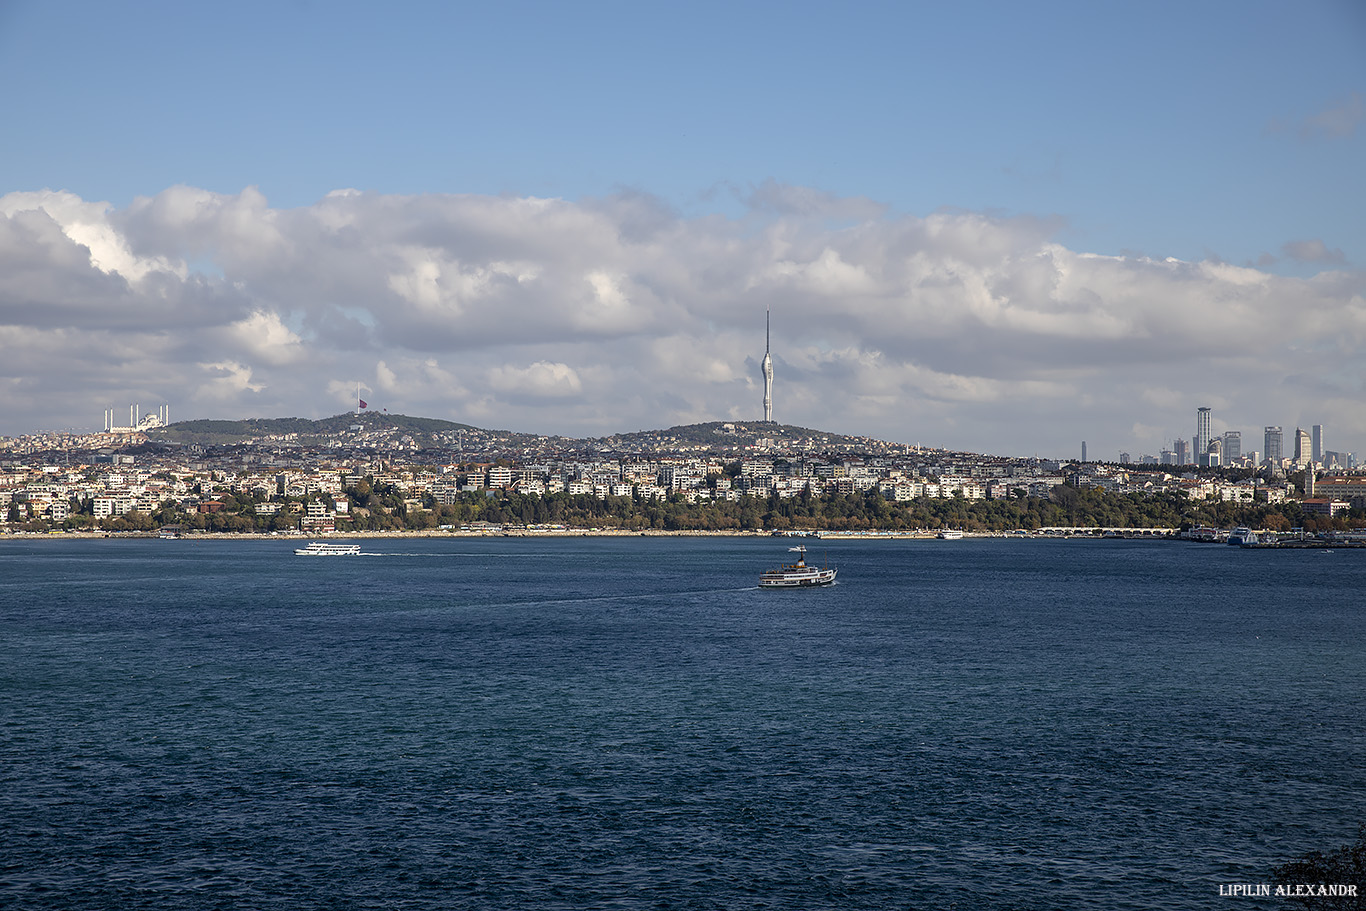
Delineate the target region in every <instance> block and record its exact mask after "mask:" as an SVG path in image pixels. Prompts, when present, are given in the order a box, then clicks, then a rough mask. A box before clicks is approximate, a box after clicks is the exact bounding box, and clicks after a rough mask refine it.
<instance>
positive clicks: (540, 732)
mask: <svg viewBox="0 0 1366 911" xmlns="http://www.w3.org/2000/svg"><path fill="white" fill-rule="evenodd" d="M293 546H294V545H293V544H291V543H286V542H275V541H194V540H180V541H159V540H158V541H152V540H136V541H135V540H95V541H80V542H73V541H49V540H22V539H4V540H0V838H2V839H3V850H0V906H4V907H13V908H101V909H119V908H147V907H174V908H191V909H197V908H215V909H217V908H243V909H247V908H251V909H296V908H329V909H352V908H354V909H371V908H374V909H410V908H412V909H417V908H422V909H425V908H433V909H436V908H479V909H514V908H516V909H522V908H538V909H539V908H550V909H555V908H564V909H582V908H623V909H634V908H659V909H672V908H680V909H711V908H715V909H752V908H754V909H757V908H772V909H780V908H781V909H793V908H796V909H801V908H812V909H815V908H840V909H858V908H867V909H874V908H876V909H886V908H906V909H909V908H917V909H918V908H926V909H930V908H933V909H943V908H974V909H975V908H986V909H994V908H1001V909H1006V908H1057V909H1071V908H1077V909H1081V908H1096V907H1105V908H1112V909H1140V908H1143V909H1147V908H1170V909H1202V908H1210V907H1216V906H1217V907H1225V906H1227V905H1228V903H1229V901H1230V900H1229V899H1222V900H1221V899H1220V898H1219V895H1218V887H1219V885H1220V884H1222V883H1249V882H1251V883H1257V882H1269V881H1270V871H1271V868H1272V867H1273V866H1275V865H1276V864H1279V863H1283V862H1285V861H1287V860H1289V859H1291V858H1293V857H1295V856H1297V855H1299V854H1301V853H1303V852H1305V851H1307V850H1311V849H1329V848H1333V847H1336V846H1338V845H1341V844H1345V843H1346V842H1348V841H1350V840H1351V838H1352V837H1353V835H1354V834H1355V831H1356V826H1357V824H1358V823H1360V822H1363V821H1366V732H1364V731H1363V717H1364V715H1366V713H1363V706H1366V643H1363V638H1362V631H1363V628H1364V627H1366V599H1363V597H1362V593H1363V591H1366V551H1342V550H1339V551H1336V552H1333V553H1324V552H1319V551H1245V550H1240V549H1238V548H1232V547H1215V546H1200V545H1188V544H1175V543H1158V542H1124V541H1075V540H1074V541H1016V540H999V539H995V540H964V541H958V542H941V541H866V540H864V541H858V540H856V541H836V542H830V543H829V544H828V545H827V544H825V543H821V544H817V545H816V546H815V548H814V550H813V553H812V555H811V556H812V557H814V558H815V559H816V560H818V561H819V560H823V559H827V558H828V560H829V561H830V562H831V563H833V564H836V565H838V566H839V570H840V574H839V582H838V584H836V585H834V586H831V587H829V588H824V589H818V590H809V591H760V590H759V589H757V587H756V586H755V581H756V579H757V575H758V573H759V572H760V571H761V570H762V569H764V568H767V567H768V566H770V565H774V564H776V563H778V562H781V561H783V560H785V559H787V557H788V555H787V553H786V552H785V543H784V542H781V541H777V540H771V539H732V538H669V539H660V538H624V539H622V538H566V539H549V538H547V539H516V538H495V539H450V538H445V539H375V540H370V541H366V542H364V543H363V550H365V551H367V555H366V556H362V557H359V558H329V559H314V558H308V559H304V558H296V557H294V556H293V552H292V548H293ZM1243 905H1246V906H1261V907H1270V904H1269V902H1266V901H1265V900H1263V901H1261V902H1259V901H1258V900H1256V899H1243V900H1241V903H1240V906H1243Z"/></svg>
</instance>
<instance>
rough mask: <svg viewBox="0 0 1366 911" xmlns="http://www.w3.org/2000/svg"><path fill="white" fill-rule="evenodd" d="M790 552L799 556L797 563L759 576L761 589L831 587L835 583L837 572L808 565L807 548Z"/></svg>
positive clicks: (797, 548) (790, 548)
mask: <svg viewBox="0 0 1366 911" xmlns="http://www.w3.org/2000/svg"><path fill="white" fill-rule="evenodd" d="M788 551H789V552H791V553H795V554H797V562H796V563H787V564H784V565H783V566H780V567H779V568H777V569H770V570H768V571H767V572H764V573H763V574H762V575H760V576H759V587H760V588H805V587H807V586H811V585H829V584H830V583H832V582H834V581H835V573H836V572H837V570H835V569H832V568H829V567H820V566H808V565H807V563H806V548H805V547H803V546H801V545H798V546H797V547H789V548H788Z"/></svg>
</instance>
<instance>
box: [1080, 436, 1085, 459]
mask: <svg viewBox="0 0 1366 911" xmlns="http://www.w3.org/2000/svg"><path fill="white" fill-rule="evenodd" d="M1081 460H1082V461H1083V462H1085V461H1086V441H1085V440H1082V441H1081Z"/></svg>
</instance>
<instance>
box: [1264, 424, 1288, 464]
mask: <svg viewBox="0 0 1366 911" xmlns="http://www.w3.org/2000/svg"><path fill="white" fill-rule="evenodd" d="M1283 440H1284V434H1282V433H1281V428H1279V427H1267V428H1266V438H1265V439H1264V440H1263V441H1262V442H1263V443H1264V444H1265V445H1263V446H1262V449H1263V450H1265V451H1266V460H1267V461H1268V462H1270V463H1271V464H1272V465H1280V464H1281V458H1282V455H1281V451H1282V450H1281V447H1282V444H1283Z"/></svg>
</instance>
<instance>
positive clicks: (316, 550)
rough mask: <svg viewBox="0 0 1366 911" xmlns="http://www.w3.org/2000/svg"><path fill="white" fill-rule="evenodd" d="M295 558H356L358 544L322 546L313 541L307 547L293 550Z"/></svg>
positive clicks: (358, 552)
mask: <svg viewBox="0 0 1366 911" xmlns="http://www.w3.org/2000/svg"><path fill="white" fill-rule="evenodd" d="M294 553H295V555H296V556H300V557H356V556H359V555H360V545H359V544H323V543H321V542H319V541H314V542H313V543H312V544H309V545H308V546H307V547H298V548H295V549H294Z"/></svg>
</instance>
